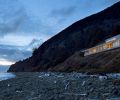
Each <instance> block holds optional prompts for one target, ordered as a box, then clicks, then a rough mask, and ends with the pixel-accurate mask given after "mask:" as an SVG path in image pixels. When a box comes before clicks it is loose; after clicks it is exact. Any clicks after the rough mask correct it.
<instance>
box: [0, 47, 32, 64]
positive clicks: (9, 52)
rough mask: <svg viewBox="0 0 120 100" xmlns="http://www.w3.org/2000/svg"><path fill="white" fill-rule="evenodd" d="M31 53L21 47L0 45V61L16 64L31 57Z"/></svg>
mask: <svg viewBox="0 0 120 100" xmlns="http://www.w3.org/2000/svg"><path fill="white" fill-rule="evenodd" d="M31 53H32V52H31V51H27V50H25V49H24V47H22V46H21V47H20V46H9V45H0V59H6V60H8V61H12V62H16V61H19V60H22V59H25V58H26V57H29V56H31Z"/></svg>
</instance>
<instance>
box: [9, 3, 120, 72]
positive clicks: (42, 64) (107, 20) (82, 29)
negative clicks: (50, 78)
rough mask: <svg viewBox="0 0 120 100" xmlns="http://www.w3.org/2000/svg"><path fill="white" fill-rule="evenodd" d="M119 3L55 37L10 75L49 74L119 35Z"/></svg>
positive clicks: (19, 64) (14, 66)
mask: <svg viewBox="0 0 120 100" xmlns="http://www.w3.org/2000/svg"><path fill="white" fill-rule="evenodd" d="M119 11H120V2H118V3H116V4H114V5H113V6H112V7H109V8H107V9H106V10H104V11H102V12H100V13H98V14H95V15H92V16H89V17H87V18H85V19H83V20H80V21H78V22H76V23H74V24H73V25H71V26H70V27H68V28H67V29H65V30H63V31H62V32H60V33H59V34H57V35H55V36H54V37H52V38H51V39H49V40H48V41H46V42H45V43H43V44H42V45H41V46H40V47H39V48H38V49H37V50H35V51H34V52H33V55H32V57H30V58H28V59H26V60H24V61H20V62H17V63H16V64H14V65H12V66H11V67H10V69H9V70H8V71H9V72H21V71H48V70H49V69H52V68H54V67H55V66H56V65H58V64H60V63H62V62H64V61H65V60H66V59H67V58H68V57H70V56H72V55H73V54H74V53H75V52H76V51H79V50H81V49H84V48H88V47H92V46H94V45H96V44H98V43H99V42H101V41H103V40H105V39H107V38H109V37H112V36H115V35H117V34H119V33H120V13H119Z"/></svg>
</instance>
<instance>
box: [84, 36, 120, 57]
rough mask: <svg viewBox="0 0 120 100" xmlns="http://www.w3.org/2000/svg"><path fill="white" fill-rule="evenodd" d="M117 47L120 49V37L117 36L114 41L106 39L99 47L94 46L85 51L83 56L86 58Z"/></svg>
mask: <svg viewBox="0 0 120 100" xmlns="http://www.w3.org/2000/svg"><path fill="white" fill-rule="evenodd" d="M116 37H117V36H116ZM118 47H120V35H119V38H116V39H115V38H114V39H111V40H109V39H107V41H106V42H105V43H103V44H101V45H98V46H95V47H93V48H90V49H86V50H85V51H84V55H85V56H87V55H91V54H95V53H98V52H102V51H106V50H110V49H114V48H118Z"/></svg>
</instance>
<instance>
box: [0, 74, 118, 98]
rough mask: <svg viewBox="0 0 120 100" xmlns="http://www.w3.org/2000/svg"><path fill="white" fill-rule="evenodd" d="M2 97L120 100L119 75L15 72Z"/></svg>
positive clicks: (1, 86) (3, 84)
mask: <svg viewBox="0 0 120 100" xmlns="http://www.w3.org/2000/svg"><path fill="white" fill-rule="evenodd" d="M13 74H14V75H16V77H14V78H11V79H8V80H4V81H0V100H120V74H108V75H86V74H81V73H49V72H47V73H45V72H42V73H13Z"/></svg>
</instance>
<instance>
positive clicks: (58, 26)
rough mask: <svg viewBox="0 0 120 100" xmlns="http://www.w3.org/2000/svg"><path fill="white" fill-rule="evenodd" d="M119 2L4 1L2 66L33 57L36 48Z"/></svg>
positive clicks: (1, 12) (0, 30)
mask: <svg viewBox="0 0 120 100" xmlns="http://www.w3.org/2000/svg"><path fill="white" fill-rule="evenodd" d="M117 1H119V0H0V65H10V64H12V63H14V62H16V61H18V60H22V59H24V58H26V57H29V56H31V52H32V48H34V47H36V46H38V45H40V44H41V43H43V42H44V41H46V40H47V39H48V38H50V37H52V36H53V35H55V34H57V33H58V32H60V31H62V30H63V29H64V28H66V27H68V26H69V25H71V24H72V23H74V22H76V21H78V20H80V19H83V18H85V17H87V16H89V15H92V14H94V13H97V12H100V11H101V10H103V9H105V8H107V7H109V6H111V5H113V4H114V3H116V2H117Z"/></svg>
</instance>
